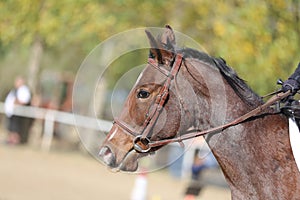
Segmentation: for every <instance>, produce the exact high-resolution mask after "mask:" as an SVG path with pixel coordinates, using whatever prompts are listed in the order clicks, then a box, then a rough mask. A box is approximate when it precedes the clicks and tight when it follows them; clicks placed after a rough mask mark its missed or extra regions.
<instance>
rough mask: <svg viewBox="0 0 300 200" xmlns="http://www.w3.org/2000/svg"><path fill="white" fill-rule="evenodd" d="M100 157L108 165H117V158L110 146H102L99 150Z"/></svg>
mask: <svg viewBox="0 0 300 200" xmlns="http://www.w3.org/2000/svg"><path fill="white" fill-rule="evenodd" d="M99 157H100V158H101V160H102V161H103V162H104V163H105V164H106V165H108V166H114V165H115V158H114V155H113V153H112V151H111V149H110V148H109V147H107V146H104V147H102V148H101V149H100V151H99Z"/></svg>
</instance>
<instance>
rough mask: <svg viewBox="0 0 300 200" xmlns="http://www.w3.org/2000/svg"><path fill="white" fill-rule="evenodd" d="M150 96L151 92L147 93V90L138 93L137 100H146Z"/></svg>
mask: <svg viewBox="0 0 300 200" xmlns="http://www.w3.org/2000/svg"><path fill="white" fill-rule="evenodd" d="M149 96H150V92H148V91H146V90H140V91H139V92H138V93H137V98H141V99H146V98H148V97H149Z"/></svg>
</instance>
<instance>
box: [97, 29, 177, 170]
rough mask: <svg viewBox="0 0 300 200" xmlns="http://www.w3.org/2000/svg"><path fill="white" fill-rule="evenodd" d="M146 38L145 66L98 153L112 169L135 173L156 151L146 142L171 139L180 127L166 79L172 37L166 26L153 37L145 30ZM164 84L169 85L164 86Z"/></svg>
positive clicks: (171, 59)
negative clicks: (148, 43) (139, 160)
mask: <svg viewBox="0 0 300 200" xmlns="http://www.w3.org/2000/svg"><path fill="white" fill-rule="evenodd" d="M146 35H147V36H148V39H149V42H150V46H151V48H150V53H149V61H148V64H147V66H146V67H145V69H144V70H143V71H142V73H141V74H140V76H139V78H138V80H137V81H136V83H135V85H134V87H133V88H132V90H131V91H130V93H129V95H128V97H127V100H126V102H125V104H124V108H123V110H122V112H121V114H120V116H119V117H118V118H117V119H115V123H114V125H113V127H112V129H111V130H110V132H109V134H108V135H107V137H106V139H105V141H104V143H103V145H102V147H101V149H100V153H99V156H100V158H101V159H102V161H103V162H104V163H105V164H106V165H108V166H109V167H111V168H113V169H116V170H123V171H135V170H136V169H137V167H138V159H139V158H140V157H143V156H146V155H148V154H149V153H151V152H153V151H156V150H157V149H159V148H160V146H158V147H155V148H151V149H150V148H149V149H148V147H147V145H148V141H150V140H151V141H157V140H160V139H164V138H172V137H174V136H175V135H176V134H177V132H178V130H179V127H180V121H181V110H180V103H179V100H178V98H177V96H176V92H174V91H175V89H174V87H175V85H174V81H173V79H174V78H175V77H170V76H172V75H171V74H170V72H171V71H172V66H173V64H174V62H175V58H176V52H175V51H176V50H175V48H176V47H175V45H176V42H175V34H174V32H173V30H172V29H171V27H170V26H166V28H165V30H164V32H163V34H161V35H159V36H158V37H157V38H155V37H154V36H153V35H152V34H151V33H150V32H149V31H147V30H146ZM180 64H181V63H180ZM178 67H179V66H178ZM177 72H178V71H177ZM166 82H169V84H168V85H167V86H166ZM166 93H167V94H166ZM154 115H155V117H154ZM149 124H152V125H151V126H150V125H149ZM154 124H155V126H154ZM137 148H140V150H137Z"/></svg>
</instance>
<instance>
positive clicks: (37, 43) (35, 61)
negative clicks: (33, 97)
mask: <svg viewBox="0 0 300 200" xmlns="http://www.w3.org/2000/svg"><path fill="white" fill-rule="evenodd" d="M42 55H43V44H42V41H41V39H40V38H39V37H36V38H35V39H34V41H33V44H32V47H31V52H30V55H29V56H30V57H29V65H28V85H29V87H30V88H31V90H32V93H33V94H36V92H37V77H38V72H39V68H40V64H41V60H42Z"/></svg>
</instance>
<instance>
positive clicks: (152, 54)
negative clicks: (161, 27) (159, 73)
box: [145, 30, 163, 64]
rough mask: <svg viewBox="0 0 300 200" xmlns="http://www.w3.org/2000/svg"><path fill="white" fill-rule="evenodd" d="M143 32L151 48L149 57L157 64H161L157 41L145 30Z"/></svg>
mask: <svg viewBox="0 0 300 200" xmlns="http://www.w3.org/2000/svg"><path fill="white" fill-rule="evenodd" d="M145 32H146V34H147V37H148V39H149V43H150V47H151V48H150V55H149V57H152V58H155V59H156V60H157V62H158V63H159V64H163V61H162V55H161V52H160V51H161V50H160V47H159V44H158V43H157V41H156V39H155V38H154V37H153V35H152V34H151V33H150V31H148V30H145Z"/></svg>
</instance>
